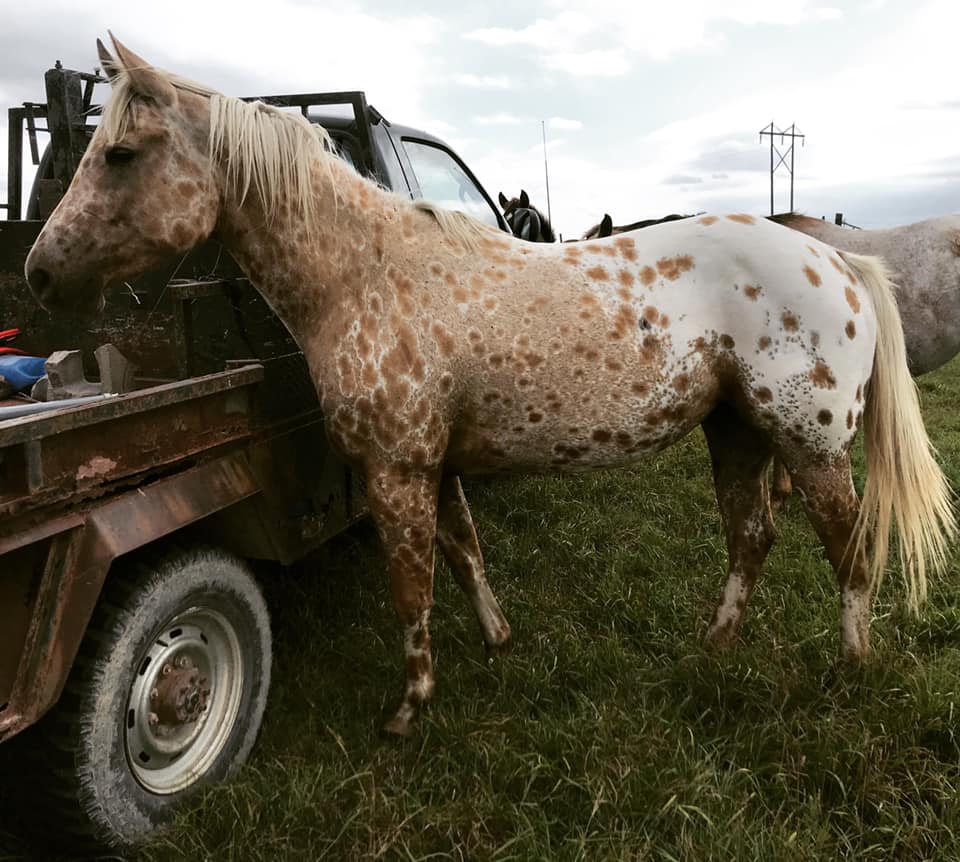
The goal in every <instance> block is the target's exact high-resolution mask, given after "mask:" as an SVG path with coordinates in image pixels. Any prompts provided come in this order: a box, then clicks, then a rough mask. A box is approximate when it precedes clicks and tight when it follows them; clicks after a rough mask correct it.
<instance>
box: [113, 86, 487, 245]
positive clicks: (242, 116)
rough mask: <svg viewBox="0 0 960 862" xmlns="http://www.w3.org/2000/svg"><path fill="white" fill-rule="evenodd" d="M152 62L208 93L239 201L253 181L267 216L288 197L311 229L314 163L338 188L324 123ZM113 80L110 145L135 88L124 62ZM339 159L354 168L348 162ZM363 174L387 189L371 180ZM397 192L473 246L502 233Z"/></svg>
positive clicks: (218, 152)
mask: <svg viewBox="0 0 960 862" xmlns="http://www.w3.org/2000/svg"><path fill="white" fill-rule="evenodd" d="M152 69H153V71H154V72H156V73H157V74H160V75H162V76H163V77H164V78H165V79H166V80H167V81H168V82H169V83H170V84H171V85H172V86H173V87H174V88H176V89H178V90H183V91H185V92H188V93H194V94H196V95H199V96H204V97H206V98H208V99H209V100H210V135H209V154H210V158H211V159H213V160H214V161H217V162H219V163H220V164H222V165H223V166H224V168H225V170H226V178H227V187H228V189H229V191H230V193H231V194H232V195H233V196H234V197H235V198H236V201H237V203H238V205H239V204H242V203H243V202H244V200H246V197H247V195H248V194H249V193H250V191H251V188H252V190H253V192H254V193H255V194H256V196H257V198H258V199H259V201H260V203H261V205H262V206H263V208H264V211H265V214H266V217H267V219H268V220H272V219H273V218H275V217H276V215H277V214H278V213H279V211H280V209H281V207H282V206H283V205H284V204H287V203H289V204H292V206H293V207H294V208H295V209H296V210H297V211H298V213H299V214H300V217H301V218H302V220H303V222H304V224H305V225H306V227H307V229H308V230H310V229H311V228H312V227H313V226H314V225H315V224H316V222H317V217H318V213H317V198H316V195H315V194H314V189H313V184H312V182H311V171H312V168H313V166H314V165H315V164H318V165H320V166H321V168H322V169H324V170H325V171H326V173H327V176H328V179H329V180H330V181H331V186H332V187H333V188H334V194H335V201H336V199H337V189H336V183H335V182H334V178H333V174H332V168H333V164H334V158H335V156H334V154H333V143H332V141H331V139H330V135H329V133H328V132H327V130H326V129H324V128H323V126H320V125H318V124H316V123H311V122H310V121H309V120H308V119H306V117H304V116H303V115H302V114H299V113H296V114H294V113H290V112H286V111H281V110H280V109H279V108H275V107H273V106H271V105H267V104H264V103H263V102H245V101H242V100H241V99H237V98H235V97H232V96H225V95H223V94H222V93H220V92H218V91H217V90H214V89H212V88H210V87H208V86H205V85H204V84H199V83H197V82H196V81H191V80H190V79H188V78H182V77H180V76H179V75H174V74H172V73H170V72H166V71H164V70H161V69H158V68H156V67H152ZM111 83H112V85H113V89H112V93H111V97H110V99H109V100H108V101H107V103H106V104H105V105H104V109H103V115H102V117H101V120H100V124H99V126H98V128H97V131H96V133H95V136H106V139H107V144H108V145H115V144H118V143H119V142H120V141H121V140H122V139H123V137H124V136H125V135H126V134H127V132H128V131H129V129H130V128H131V125H132V124H133V123H134V122H135V118H134V114H133V103H134V100H135V98H136V96H137V92H136V90H135V88H134V86H133V84H132V82H131V78H130V75H128V74H127V72H126V71H125V70H124V69H122V68H119V67H117V68H116V69H115V75H114V77H113V79H112V82H111ZM332 156H334V157H332ZM337 161H340V162H342V165H343V167H344V168H345V169H348V170H350V171H351V172H352V171H353V169H352V168H351V167H350V165H349V164H348V163H347V162H343V161H342V160H337ZM357 176H359V174H358V175H357ZM362 179H364V181H365V182H369V183H370V184H371V185H373V186H374V187H376V188H377V189H378V190H380V191H384V192H386V190H384V189H382V188H381V187H380V186H378V185H377V184H376V183H374V182H373V181H371V180H367V179H365V178H362ZM386 193H387V194H390V193H389V192H386ZM397 197H398V198H399V199H400V200H401V202H402V203H403V204H405V205H408V206H413V207H414V208H415V209H416V210H419V211H420V212H423V213H425V214H427V215H429V216H431V217H432V218H433V220H434V221H435V222H436V224H437V225H439V227H440V229H441V231H442V232H443V234H444V235H445V236H447V237H449V238H450V239H452V240H454V241H455V242H458V243H460V244H461V245H462V246H463V247H464V248H466V249H469V250H473V249H476V247H477V245H478V241H479V240H480V239H482V238H483V237H489V236H491V235H492V234H496V235H499V234H500V233H501V231H499V230H497V229H496V228H493V227H491V226H490V225H488V224H485V223H484V222H481V221H479V220H478V219H475V218H473V217H472V216H469V215H467V214H465V213H462V212H459V211H456V210H449V209H445V208H444V207H441V206H439V205H438V204H435V203H432V202H430V201H424V200H421V201H416V202H411V201H409V200H408V199H407V198H406V197H404V196H403V195H397Z"/></svg>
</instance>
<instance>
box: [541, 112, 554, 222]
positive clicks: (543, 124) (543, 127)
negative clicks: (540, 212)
mask: <svg viewBox="0 0 960 862" xmlns="http://www.w3.org/2000/svg"><path fill="white" fill-rule="evenodd" d="M540 131H541V132H542V133H543V177H544V179H545V180H546V181H547V221H549V222H550V224H553V213H552V212H551V210H550V172H549V171H548V170H547V124H546V121H545V120H541V121H540Z"/></svg>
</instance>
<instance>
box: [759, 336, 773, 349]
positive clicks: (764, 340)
mask: <svg viewBox="0 0 960 862" xmlns="http://www.w3.org/2000/svg"><path fill="white" fill-rule="evenodd" d="M772 343H773V342H772V341H771V340H770V336H769V335H762V336H760V340H759V341H758V342H757V347H759V348H760V349H761V350H766V349H767V348H768V347H770V345H771V344H772Z"/></svg>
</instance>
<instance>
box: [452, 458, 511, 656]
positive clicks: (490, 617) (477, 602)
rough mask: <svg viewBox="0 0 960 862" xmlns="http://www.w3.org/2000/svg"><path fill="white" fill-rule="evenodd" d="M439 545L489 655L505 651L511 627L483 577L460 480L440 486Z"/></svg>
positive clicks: (481, 564)
mask: <svg viewBox="0 0 960 862" xmlns="http://www.w3.org/2000/svg"><path fill="white" fill-rule="evenodd" d="M437 541H438V542H439V544H440V550H441V551H443V555H444V557H446V559H447V562H448V563H449V564H450V569H451V570H452V571H453V576H454V578H456V581H457V583H458V584H459V585H460V589H462V590H463V592H464V593H465V594H466V596H467V598H468V599H469V600H470V604H471V605H472V606H473V610H474V613H476V615H477V622H478V623H479V625H480V631H481V633H482V634H483V642H484V644H485V645H486V647H487V652H488V653H491V652H494V651H496V650H499V649H502V648H503V647H504V646H505V645H506V644H507V643H508V642H509V641H510V624H509V623H508V622H507V620H506V618H505V617H504V615H503V611H501V610H500V604H499V603H498V602H497V598H496V596H495V595H494V594H493V590H491V589H490V584H488V583H487V579H486V577H485V576H484V571H483V555H482V554H481V552H480V545H479V543H478V542H477V531H476V530H475V529H474V526H473V519H472V518H471V517H470V509H469V507H468V506H467V500H466V498H465V497H464V496H463V487H462V486H461V484H460V478H459V477H458V476H445V477H444V479H443V481H442V482H441V484H440V501H439V505H438V510H437Z"/></svg>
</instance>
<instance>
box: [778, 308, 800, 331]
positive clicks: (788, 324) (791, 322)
mask: <svg viewBox="0 0 960 862" xmlns="http://www.w3.org/2000/svg"><path fill="white" fill-rule="evenodd" d="M780 319H781V320H782V321H783V328H784V329H785V330H787V332H796V331H797V330H798V329H799V328H800V322H799V321H798V320H797V316H796V315H795V314H794V313H793V312H792V311H785V312H784V313H783V315H782V316H781V318H780Z"/></svg>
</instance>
